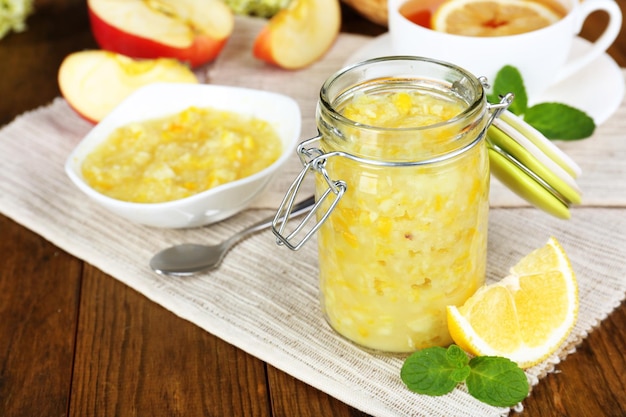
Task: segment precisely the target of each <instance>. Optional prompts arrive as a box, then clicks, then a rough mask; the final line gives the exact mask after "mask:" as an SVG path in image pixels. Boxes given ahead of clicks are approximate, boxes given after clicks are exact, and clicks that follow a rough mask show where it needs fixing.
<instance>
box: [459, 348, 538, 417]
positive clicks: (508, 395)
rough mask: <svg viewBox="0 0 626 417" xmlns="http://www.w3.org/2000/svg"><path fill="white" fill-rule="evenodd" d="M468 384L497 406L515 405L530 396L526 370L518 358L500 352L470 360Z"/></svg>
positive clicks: (475, 391)
mask: <svg viewBox="0 0 626 417" xmlns="http://www.w3.org/2000/svg"><path fill="white" fill-rule="evenodd" d="M469 366H470V368H471V372H470V374H469V376H468V377H467V379H466V380H465V384H466V385H467V390H468V391H469V393H470V394H471V395H472V396H473V397H475V398H476V399H478V400H480V401H482V402H484V403H487V404H490V405H493V406H496V407H511V406H513V405H515V404H517V403H519V402H520V401H522V400H523V399H524V398H526V396H528V390H529V387H528V380H527V379H526V374H525V373H524V371H522V369H521V368H520V367H518V366H517V364H516V363H515V362H512V361H511V360H509V359H506V358H502V357H499V356H478V357H475V358H472V360H470V362H469Z"/></svg>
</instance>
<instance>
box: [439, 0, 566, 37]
mask: <svg viewBox="0 0 626 417" xmlns="http://www.w3.org/2000/svg"><path fill="white" fill-rule="evenodd" d="M560 18H561V16H559V14H558V13H557V12H555V11H554V10H553V9H551V8H550V7H548V6H546V5H544V4H541V3H538V2H535V1H532V0H447V1H445V2H444V3H442V4H441V6H439V8H438V9H437V10H436V11H435V13H434V14H433V17H432V20H431V27H432V28H433V29H434V30H436V31H440V32H446V33H451V34H454V35H464V36H506V35H516V34H520V33H526V32H531V31H533V30H537V29H541V28H543V27H546V26H549V25H551V24H552V23H555V22H556V21H558V20H559V19H560Z"/></svg>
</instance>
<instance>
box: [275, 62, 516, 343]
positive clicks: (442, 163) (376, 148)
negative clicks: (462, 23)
mask: <svg viewBox="0 0 626 417" xmlns="http://www.w3.org/2000/svg"><path fill="white" fill-rule="evenodd" d="M483 82H484V80H480V79H477V78H476V77H474V76H473V75H471V74H470V73H468V72H466V71H464V70H463V69H461V68H458V67H456V66H454V65H451V64H447V63H443V62H438V61H434V60H429V59H424V58H418V57H387V58H379V59H374V60H370V61H365V62H363V63H360V64H357V65H354V66H351V67H348V68H347V69H345V70H343V71H341V72H339V73H337V74H336V75H334V76H333V77H331V78H329V79H328V80H327V81H326V82H325V83H324V85H323V86H322V88H321V91H320V99H319V103H318V107H317V126H318V130H319V133H320V135H319V136H318V137H316V138H313V139H310V140H308V141H305V142H303V143H302V144H301V145H300V146H299V148H298V153H299V155H300V157H301V159H302V162H303V164H304V169H303V171H302V173H301V174H300V176H299V177H298V178H297V179H296V181H295V182H294V185H292V187H291V189H290V190H289V191H288V193H287V196H286V197H285V200H284V201H283V204H282V205H281V208H280V209H279V212H278V213H277V215H276V218H275V222H274V225H273V229H274V232H275V234H276V235H277V236H278V237H279V243H282V244H285V245H287V246H288V247H290V248H291V249H298V248H299V247H301V245H302V244H303V243H304V242H305V241H306V240H307V239H308V238H310V237H311V236H312V235H313V234H314V233H317V242H318V256H319V279H320V298H321V304H322V310H323V312H324V315H325V318H326V320H327V321H328V323H329V324H330V326H331V327H332V328H333V329H334V330H335V331H337V332H338V333H339V334H340V335H342V336H344V337H346V338H347V339H349V340H351V341H353V342H354V343H356V344H358V345H360V346H362V347H365V348H368V349H371V350H375V351H381V352H389V353H406V352H412V351H414V350H416V349H422V348H425V347H429V346H436V345H439V346H444V345H448V344H450V343H451V341H452V340H451V338H450V335H449V333H448V328H447V319H446V306H447V305H456V306H458V305H461V304H463V303H464V302H465V300H467V298H469V297H470V296H471V295H472V294H473V293H474V292H475V291H476V289H477V288H478V287H479V286H481V285H482V284H483V283H484V280H485V265H486V254H487V224H488V211H489V200H488V196H489V157H488V153H487V147H486V143H485V133H486V129H487V128H488V126H489V125H490V123H491V121H492V120H493V118H494V117H495V116H496V114H497V111H494V108H496V109H498V111H499V109H502V110H503V109H504V108H506V106H507V104H504V103H505V100H503V104H501V105H499V106H491V105H489V104H488V103H487V100H486V97H485V92H484V88H483ZM314 142H319V148H316V147H312V145H313V143H314ZM309 171H313V172H315V173H316V175H315V190H316V192H315V194H316V201H317V203H316V206H315V208H314V210H313V212H312V213H314V216H315V218H313V217H312V216H313V214H311V215H309V216H308V217H307V218H305V220H304V221H303V222H302V223H301V224H300V225H299V226H298V227H297V228H296V230H295V231H294V232H292V233H291V234H289V235H287V236H285V228H284V227H285V224H286V216H285V214H286V213H288V211H289V207H290V206H291V205H293V201H294V197H295V194H296V193H297V190H298V189H299V187H300V184H301V182H302V181H303V180H304V177H305V175H306V173H307V172H309ZM310 221H312V222H313V223H314V226H313V227H312V228H310V230H309V231H308V233H307V235H306V236H305V238H304V239H302V240H301V241H300V242H298V243H295V244H294V239H295V236H296V235H298V233H300V232H301V230H302V228H303V225H304V224H306V223H307V222H310Z"/></svg>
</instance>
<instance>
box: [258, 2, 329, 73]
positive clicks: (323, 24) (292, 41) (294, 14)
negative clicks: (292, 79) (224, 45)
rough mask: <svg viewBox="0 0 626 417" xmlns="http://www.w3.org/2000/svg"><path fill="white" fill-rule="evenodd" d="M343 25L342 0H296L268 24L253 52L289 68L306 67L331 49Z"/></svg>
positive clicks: (268, 60) (267, 60) (262, 58)
mask: <svg viewBox="0 0 626 417" xmlns="http://www.w3.org/2000/svg"><path fill="white" fill-rule="evenodd" d="M340 28H341V8H340V5H339V0H292V2H291V3H290V4H289V6H288V7H287V8H286V9H283V10H281V11H280V12H278V14H276V15H275V16H274V17H272V19H271V20H270V21H269V22H268V23H267V25H265V27H264V28H263V30H262V31H261V33H260V34H259V35H258V37H257V38H256V40H255V42H254V47H253V54H254V56H255V57H257V58H259V59H261V60H264V61H266V62H269V63H271V64H274V65H277V66H279V67H282V68H285V69H299V68H303V67H306V66H308V65H310V64H312V63H313V62H315V61H317V60H318V59H319V58H321V57H322V55H324V54H325V53H326V51H328V49H329V48H330V47H331V46H332V44H333V43H334V42H335V39H336V38H337V35H338V34H339V30H340Z"/></svg>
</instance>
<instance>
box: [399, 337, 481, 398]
mask: <svg viewBox="0 0 626 417" xmlns="http://www.w3.org/2000/svg"><path fill="white" fill-rule="evenodd" d="M453 346H455V348H456V349H459V350H461V349H460V348H459V347H458V346H456V345H453ZM450 348H452V346H451V347H450ZM450 348H448V350H450ZM448 350H446V349H445V348H442V347H439V346H435V347H430V348H426V349H422V350H418V351H417V352H415V353H413V354H411V356H409V357H408V358H407V359H406V360H405V361H404V364H403V365H402V369H401V371H400V377H401V378H402V381H403V382H404V383H405V384H406V386H407V388H408V389H410V390H411V391H413V392H417V393H419V394H426V395H434V396H439V395H444V394H447V393H449V392H450V391H452V390H453V389H454V388H455V387H456V386H457V384H458V383H459V382H462V381H464V380H465V378H467V376H468V375H469V373H470V367H469V366H468V362H467V356H466V358H465V360H464V361H463V360H461V358H460V357H459V353H458V352H456V351H454V350H455V349H454V348H453V352H451V353H450V357H449V356H448ZM461 353H463V355H465V352H463V351H462V350H461Z"/></svg>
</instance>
